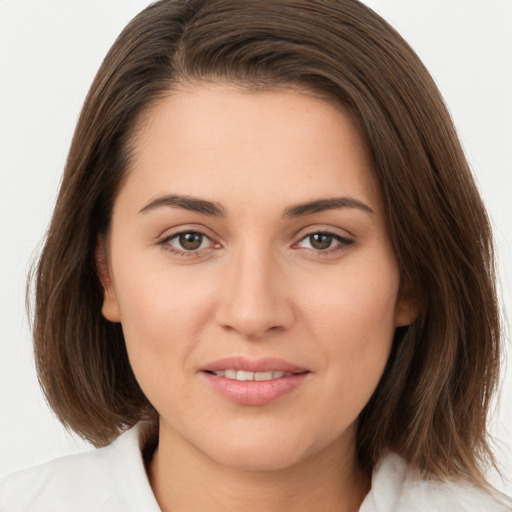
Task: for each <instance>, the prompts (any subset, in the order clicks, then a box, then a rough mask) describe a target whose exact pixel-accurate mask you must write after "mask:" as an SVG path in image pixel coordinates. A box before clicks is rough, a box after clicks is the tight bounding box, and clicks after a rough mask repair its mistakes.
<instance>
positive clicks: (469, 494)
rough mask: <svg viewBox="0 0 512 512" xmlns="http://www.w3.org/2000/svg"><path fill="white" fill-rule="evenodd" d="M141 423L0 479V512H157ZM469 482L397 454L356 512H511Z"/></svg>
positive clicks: (501, 499)
mask: <svg viewBox="0 0 512 512" xmlns="http://www.w3.org/2000/svg"><path fill="white" fill-rule="evenodd" d="M141 438H142V427H141V425H140V424H139V425H137V426H135V427H134V428H133V429H131V430H129V431H127V432H125V433H124V434H122V435H121V436H120V437H119V438H118V439H117V440H116V441H115V442H114V443H112V444H111V445H109V446H107V447H105V448H100V449H97V450H94V451H91V452H86V453H79V454H76V455H69V456H67V457H63V458H60V459H56V460H54V461H51V462H47V463H46V464H42V465H41V466H36V467H34V468H30V469H26V470H23V471H19V472H17V473H14V474H12V475H9V476H7V477H4V478H3V479H1V480H0V511H1V512H93V511H94V512H161V511H160V508H159V506H158V503H157V501H156V499H155V496H154V494H153V491H152V490H151V486H150V485H149V481H148V478H147V475H146V471H145V467H144V461H143V458H142V453H141V446H140V445H141V442H142V441H141ZM511 511H512V502H511V501H509V500H508V499H507V498H506V497H505V496H502V495H494V496H490V495H487V494H486V493H484V492H483V491H481V490H479V489H477V488H476V487H474V486H472V485H471V484H470V483H460V482H453V481H451V482H438V481H435V482H434V481H425V480H420V479H418V478H416V477H415V476H413V473H412V472H411V471H409V470H408V469H407V465H406V463H405V462H404V461H403V459H401V458H400V457H398V456H397V455H394V454H390V455H388V456H387V457H385V458H384V459H383V460H382V461H381V462H380V463H379V464H378V465H377V467H376V468H375V470H374V472H373V475H372V485H371V490H370V492H369V494H368V495H367V496H366V498H365V500H364V502H363V504H362V505H361V508H360V512H511Z"/></svg>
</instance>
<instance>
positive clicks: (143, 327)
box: [116, 265, 214, 377]
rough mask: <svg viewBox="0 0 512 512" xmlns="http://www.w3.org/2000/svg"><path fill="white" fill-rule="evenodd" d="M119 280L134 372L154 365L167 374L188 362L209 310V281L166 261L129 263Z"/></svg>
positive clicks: (150, 370)
mask: <svg viewBox="0 0 512 512" xmlns="http://www.w3.org/2000/svg"><path fill="white" fill-rule="evenodd" d="M148 267H149V268H148ZM118 268H119V267H118ZM141 268H142V269H143V270H140V269H141ZM123 270H124V272H123ZM118 283H120V285H119V286H118V287H116V291H117V294H118V301H119V308H120V311H121V323H122V326H123V332H124V336H125V341H126V346H127V350H128V354H129V357H130V361H131V362H132V366H133V369H134V372H135V374H136V376H137V377H139V376H143V375H144V374H154V373H155V369H156V368H157V367H158V369H159V370H162V372H163V373H164V374H166V373H167V375H168V372H171V371H174V370H175V369H176V368H178V367H181V368H182V367H183V365H186V362H187V356H188V354H189V353H190V352H191V351H192V349H193V348H194V345H195V344H196V343H197V340H198V339H200V331H201V330H202V328H203V326H204V322H205V321H206V320H205V319H207V318H211V316H212V314H213V301H212V297H213V296H214V293H213V290H212V289H211V287H209V286H208V284H207V282H205V281H204V280H203V279H201V277H200V276H197V275H196V276H195V277H193V278H192V279H191V276H190V275H189V274H188V273H186V272H183V271H181V272H180V271H174V272H171V271H170V270H169V267H163V268H161V267H159V266H158V265H149V266H148V265H144V266H137V265H127V266H126V268H125V269H121V270H120V272H119V274H118Z"/></svg>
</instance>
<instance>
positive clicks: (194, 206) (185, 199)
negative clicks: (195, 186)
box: [139, 194, 226, 217]
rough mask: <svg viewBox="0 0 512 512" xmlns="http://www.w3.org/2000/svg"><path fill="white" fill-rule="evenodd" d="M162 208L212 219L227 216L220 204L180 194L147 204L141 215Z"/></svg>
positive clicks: (157, 199) (158, 198)
mask: <svg viewBox="0 0 512 512" xmlns="http://www.w3.org/2000/svg"><path fill="white" fill-rule="evenodd" d="M162 206H168V207H171V208H183V209H185V210H190V211H193V212H197V213H202V214H203V215H209V216H212V217H225V216H226V212H225V210H224V208H223V207H222V206H221V205H220V204H219V203H216V202H213V201H206V200H204V199H198V198H195V197H191V196H182V195H178V194H171V195H166V196H161V197H157V198H155V199H153V200H151V201H150V202H149V203H148V204H146V205H145V206H144V208H142V209H141V210H139V213H147V212H149V211H151V210H155V209H156V208H160V207H162Z"/></svg>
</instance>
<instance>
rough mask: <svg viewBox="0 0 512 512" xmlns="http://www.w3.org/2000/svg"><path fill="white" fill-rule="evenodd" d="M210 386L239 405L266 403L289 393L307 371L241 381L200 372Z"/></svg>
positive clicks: (300, 381) (305, 376)
mask: <svg viewBox="0 0 512 512" xmlns="http://www.w3.org/2000/svg"><path fill="white" fill-rule="evenodd" d="M202 374H203V375H204V376H205V377H206V379H207V381H208V383H209V384H210V386H212V387H213V389H215V391H217V392H218V393H220V394H221V395H223V396H224V397H226V398H227V399H229V400H231V401H232V402H236V403H238V404H241V405H266V404H270V403H271V402H274V401H275V400H278V399H279V398H281V397H283V396H285V395H287V394H288V393H291V392H292V391H293V390H295V389H296V388H297V387H298V386H300V385H301V384H302V383H303V382H304V381H305V380H306V379H307V377H308V375H309V373H308V372H304V373H297V374H295V375H291V376H289V377H281V378H280V379H273V380H262V381H253V380H248V381H241V380H235V379H226V378H225V377H217V376H216V375H213V374H211V373H208V372H202Z"/></svg>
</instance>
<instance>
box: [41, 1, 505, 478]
mask: <svg viewBox="0 0 512 512" xmlns="http://www.w3.org/2000/svg"><path fill="white" fill-rule="evenodd" d="M205 81H206V82H218V81H223V82H225V81H228V82H232V83H235V84H238V85H240V86H241V87H246V88H249V89H252V90H258V91H265V90H272V89H276V88H279V87H281V86H288V85H292V86H299V87H306V88H309V89H311V90H314V91H317V92H318V93H319V94H321V95H323V96H325V97H328V98H330V99H331V100H332V101H333V102H335V103H336V104H338V105H341V106H343V108H344V109H346V110H347V111H348V112H350V114H351V116H352V117H353V118H354V120H355V122H356V123H357V125H358V127H359V129H360V132H361V136H362V137H363V139H364V141H365V144H366V147H367V151H368V154H369V157H370V159H371V163H372V171H373V173H374V177H375V180H376V182H377V183H378V185H379V188H380V191H381V194H382V198H383V201H384V206H385V212H386V223H387V229H388V234H389V238H390V240H391V243H392V246H393V250H394V254H395V256H396V259H397V261H398V265H399V268H400V272H401V278H402V282H403V283H407V285H408V287H410V289H411V290H412V293H413V296H414V298H415V301H416V304H417V307H418V311H419V315H418V318H417V319H416V321H415V322H413V323H412V324H411V325H410V326H407V327H401V328H398V329H397V331H396V334H395V338H394V340H393V346H392V350H391V354H390V357H389V361H388V363H387V366H386V369H385V371H384V374H383V376H382V379H381V381H380V383H379V385H378V387H377V389H376V390H375V392H374V394H373V396H372V398H371V400H370V401H369V403H368V404H367V405H366V406H365V408H364V409H363V411H362V412H361V414H360V417H359V422H358V431H357V439H356V443H357V445H356V450H357V455H358V459H359V462H360V464H361V465H362V467H365V468H372V467H373V466H374V464H375V463H376V462H377V461H378V459H379V458H380V457H381V456H382V455H383V454H384V453H386V452H387V451H394V452H396V453H398V454H399V455H401V456H402V457H403V458H404V459H405V460H406V461H407V462H408V463H409V464H410V465H411V466H413V467H415V468H418V469H419V470H421V471H422V472H423V473H424V474H425V475H427V476H431V477H446V476H459V477H465V478H469V479H471V480H472V481H474V482H476V483H483V482H484V469H485V467H486V465H487V464H489V463H493V462H494V459H493V455H492V452H491V450H490V448H489V444H488V437H487V436H488V434H487V413H488V409H489V406H490V400H491V398H492V395H493V392H494V391H495V388H496V383H497V378H498V368H499V361H500V354H499V349H500V319H499V313H498V307H497V299H496V289H495V288H496V286H495V268H494V255H493V242H492V236H491V229H490V224H489V220H488V217H487V214H486V211H485V208H484V206H483V204H482V201H481V199H480V196H479V193H478V191H477V189H476V186H475V183H474V180H473V177H472V174H471V171H470V169H469V167H468V164H467V161H466V159H465V156H464V153H463V151H462V148H461V144H460V142H459V140H458V137H457V134H456V131H455V129H454V126H453V123H452V121H451V118H450V115H449V113H448V111H447V108H446V107H445V105H444V102H443V100H442V98H441V95H440V93H439V91H438V89H437V87H436V85H435V84H434V81H433V80H432V78H431V77H430V75H429V73H428V72H427V70H426V69H425V67H424V66H423V64H422V63H421V61H420V60H419V58H418V57H417V55H416V54H415V53H414V51H413V50H412V49H411V48H410V47H409V45H408V44H407V43H406V42H405V41H404V40H403V39H402V38H401V36H400V35H399V34H398V33H397V32H396V31H395V30H394V29H393V28H392V27H391V26H390V25H389V24H387V23H386V22H385V21H384V20H383V19H382V18H381V17H379V16H378V15H377V14H375V13H374V12H373V11H372V10H371V9H369V8H368V7H366V6H364V5H363V4H361V3H360V2H358V1H356V0H273V1H264V0H161V1H159V2H156V3H154V4H152V5H150V6H149V7H147V8H146V9H145V10H144V11H142V12H141V13H140V14H139V15H138V16H136V17H135V18H134V19H133V20H132V21H131V22H130V24H129V25H128V26H127V27H126V28H125V29H124V31H123V32H122V33H121V35H120V36H119V37H118V39H117V40H116V41H115V43H114V45H113V46H112V48H111V49H110V51H109V53H108V55H107V56H106V58H105V60H104V62H103V63H102V65H101V67H100V69H99V71H98V74H97V75H96V77H95V79H94V82H93V84H92V86H91V89H90V91H89V94H88V96H87V99H86V101H85V104H84V106H83V109H82V113H81V115H80V118H79V121H78V124H77V127H76V131H75V134H74V138H73V141H72V145H71V149H70V152H69V156H68V160H67V164H66V168H65V173H64V177H63V180H62V184H61V188H60V192H59V195H58V199H57V203H56V206H55V210H54V214H53V218H52V221H51V224H50V227H49V230H48V233H47V237H46V241H45V245H44V247H43V250H42V254H41V256H40V259H39V262H38V265H37V267H36V268H35V269H34V286H35V308H34V318H33V332H34V344H35V354H36V362H37V369H38V374H39V379H40V383H41V385H42V388H43V390H44V393H45V395H46V398H47V400H48V402H49V404H50V405H51V407H52V408H53V410H54V411H55V413H56V414H57V416H58V417H59V419H60V420H61V421H62V422H63V424H64V425H65V426H66V427H68V428H70V429H72V430H73V431H75V432H76V433H78V434H79V435H81V436H82V437H84V438H85V439H87V440H89V441H90V442H92V443H93V444H94V445H96V446H102V445H105V444H108V443H109V442H111V441H112V440H113V439H115V438H116V437H117V436H118V435H119V434H120V433H121V432H122V431H124V430H126V429H127V428H129V427H130V426H132V425H134V424H135V423H136V422H138V421H140V420H142V419H150V420H152V421H154V422H156V420H157V413H156V411H155V410H154V408H153V407H152V406H151V404H150V403H149V402H148V400H147V398H146V397H145V396H144V394H143V393H142V391H141V389H140V387H139V385H138V383H137V381H136V379H135V376H134V374H133V372H132V370H131V367H130V363H129V361H128V356H127V352H126V348H125V343H124V338H123V333H122V328H121V325H120V324H115V323H110V322H108V321H107V320H106V319H105V318H104V317H103V316H102V314H101V308H102V302H103V288H102V285H101V282H100V279H99V278H98V273H97V265H96V257H95V253H96V248H97V244H98V238H99V237H101V235H102V234H105V233H106V232H107V230H108V227H109V224H110V217H111V212H112V207H113V203H114V201H115V199H116V195H117V193H118V192H119V189H120V187H121V186H122V183H123V179H124V178H125V175H126V169H127V166H128V164H129V162H130V159H131V156H132V152H133V146H134V144H133V142H134V139H135V136H136V132H137V126H138V123H139V121H140V119H141V116H143V115H144V113H145V112H147V110H148V108H149V107H150V106H151V105H153V104H154V103H155V102H156V101H158V99H159V98H162V97H163V96H165V95H167V94H169V91H172V90H175V89H176V88H178V87H179V86H187V84H188V85H190V84H194V83H196V82H205Z"/></svg>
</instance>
